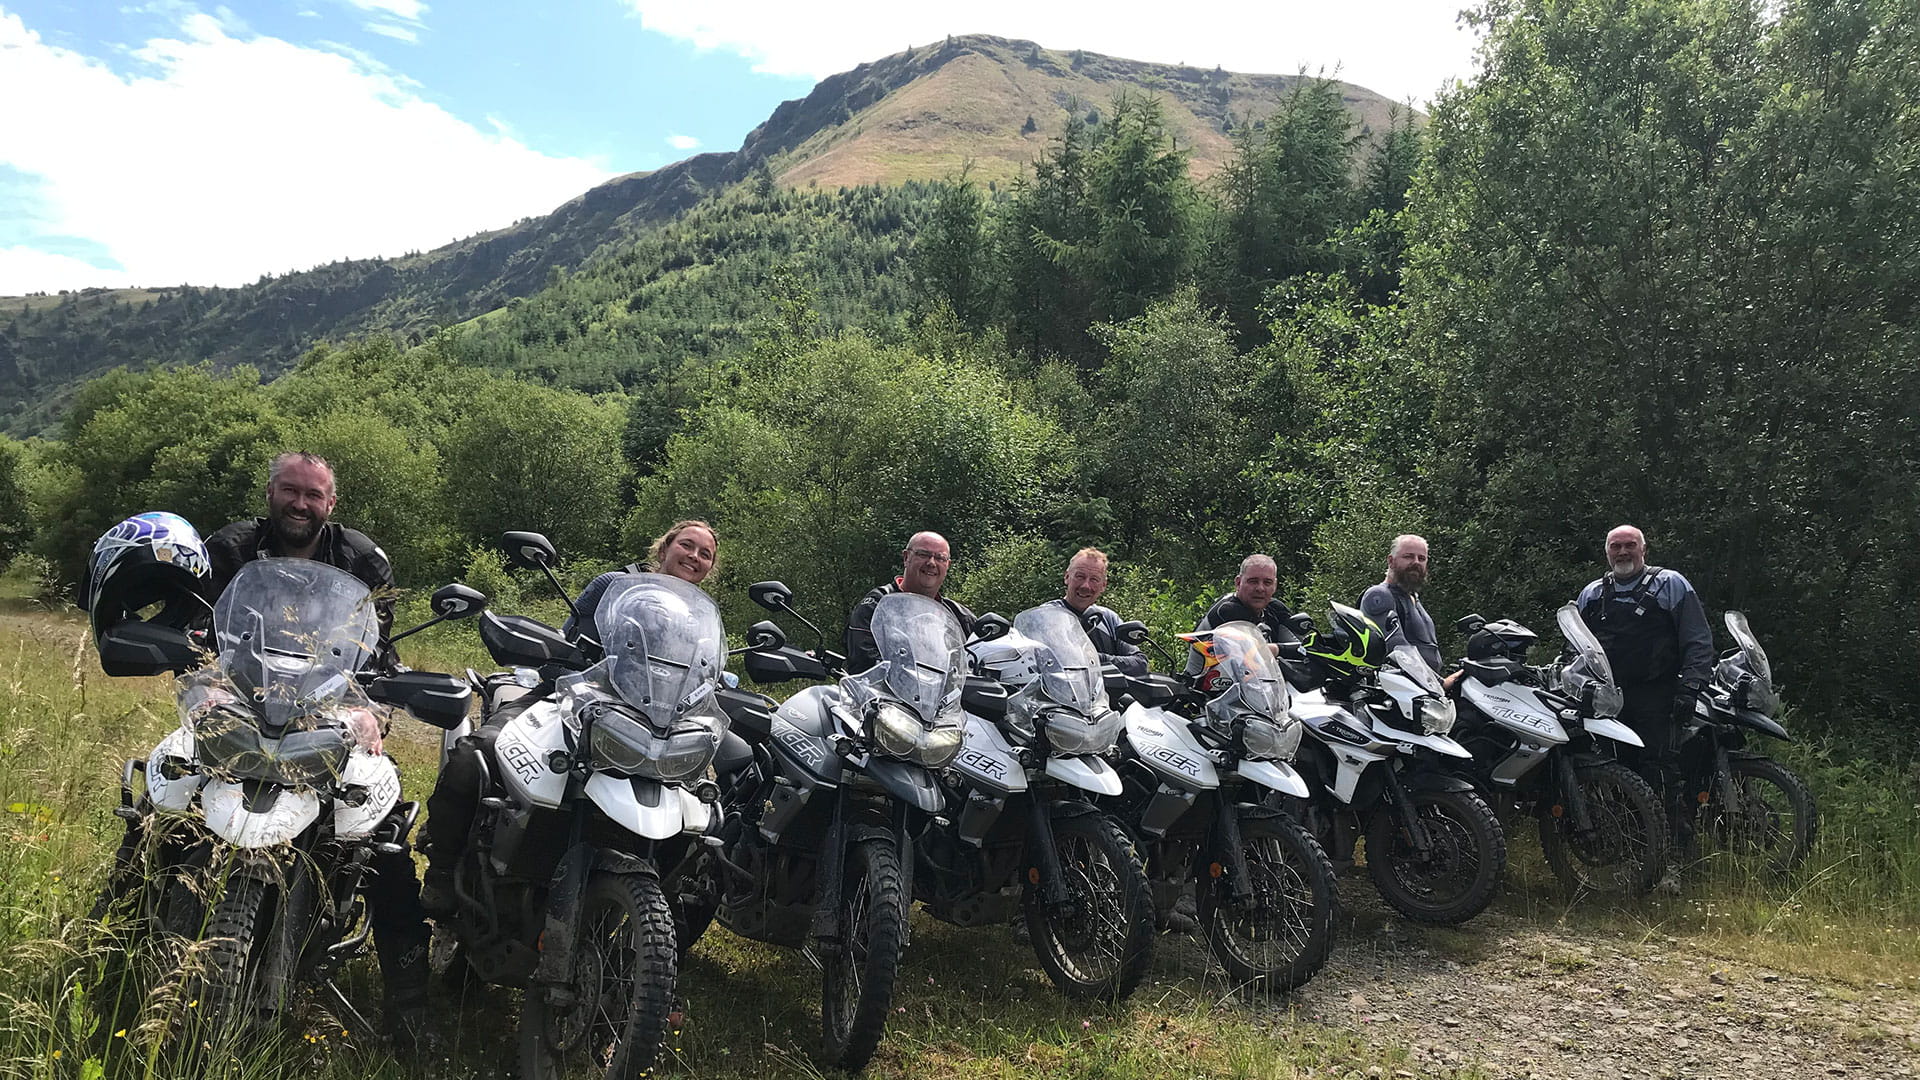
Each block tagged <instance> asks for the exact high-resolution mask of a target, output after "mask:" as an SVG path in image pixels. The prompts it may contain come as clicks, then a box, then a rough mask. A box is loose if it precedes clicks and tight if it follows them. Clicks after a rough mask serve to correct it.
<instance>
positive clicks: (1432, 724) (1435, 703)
mask: <svg viewBox="0 0 1920 1080" xmlns="http://www.w3.org/2000/svg"><path fill="white" fill-rule="evenodd" d="M1415 710H1416V711H1417V712H1418V713H1419V714H1420V730H1422V731H1424V732H1426V733H1427V734H1429V735H1445V734H1446V733H1447V732H1449V731H1452V730H1453V701H1452V699H1450V698H1445V697H1441V696H1440V695H1438V694H1425V695H1422V696H1421V697H1419V698H1417V699H1415Z"/></svg>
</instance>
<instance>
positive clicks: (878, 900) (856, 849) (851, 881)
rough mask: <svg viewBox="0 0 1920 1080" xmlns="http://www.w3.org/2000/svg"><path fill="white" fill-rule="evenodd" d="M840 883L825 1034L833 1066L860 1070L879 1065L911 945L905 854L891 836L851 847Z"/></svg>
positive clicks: (825, 969)
mask: <svg viewBox="0 0 1920 1080" xmlns="http://www.w3.org/2000/svg"><path fill="white" fill-rule="evenodd" d="M845 866H846V873H845V877H844V878H843V880H842V881H841V885H840V919H839V922H840V940H841V947H840V950H839V952H838V953H836V954H835V955H832V956H823V957H821V961H822V963H821V972H820V1031H821V1044H822V1047H823V1053H822V1056H823V1057H824V1058H825V1060H826V1063H827V1064H828V1065H831V1066H833V1067H834V1068H837V1069H844V1070H846V1071H848V1072H859V1071H860V1070H861V1069H863V1068H866V1065H867V1062H868V1061H871V1060H872V1059H873V1052H874V1051H875V1050H877V1049H879V1046H880V1038H881V1036H882V1035H884V1034H885V1033H886V1027H887V1012H888V1010H890V1009H891V1008H892V1007H893V984H894V979H895V977H896V976H897V975H898V974H899V971H900V953H901V950H902V949H903V948H905V946H906V942H907V905H908V904H909V903H910V902H911V900H910V898H909V896H908V894H907V893H906V889H905V884H904V882H903V881H902V876H901V871H900V853H899V851H898V849H896V848H895V847H894V842H893V838H892V837H890V836H868V837H866V838H864V839H860V840H856V841H854V843H853V844H852V845H851V846H850V847H849V848H848V849H847V858H846V863H845Z"/></svg>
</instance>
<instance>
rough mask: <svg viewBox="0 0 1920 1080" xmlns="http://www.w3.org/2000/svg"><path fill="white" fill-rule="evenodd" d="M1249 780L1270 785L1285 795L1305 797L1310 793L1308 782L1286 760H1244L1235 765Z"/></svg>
mask: <svg viewBox="0 0 1920 1080" xmlns="http://www.w3.org/2000/svg"><path fill="white" fill-rule="evenodd" d="M1233 771H1234V772H1237V773H1239V774H1240V775H1241V776H1243V777H1245V778H1246V779H1248V780H1251V781H1253V782H1254V783H1256V784H1259V785H1261V786H1262V787H1269V788H1272V789H1273V790H1275V791H1278V792H1280V793H1281V794H1284V795H1292V796H1294V797H1295V798H1299V799H1304V798H1306V797H1307V795H1308V794H1309V792H1308V790H1307V782H1306V780H1305V779H1303V778H1302V777H1301V776H1300V773H1299V771H1298V770H1296V769H1295V768H1294V767H1293V766H1292V765H1289V764H1288V763H1286V762H1284V761H1242V762H1240V763H1239V764H1238V765H1235V766H1234V767H1233Z"/></svg>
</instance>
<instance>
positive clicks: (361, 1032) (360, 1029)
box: [320, 979, 380, 1046]
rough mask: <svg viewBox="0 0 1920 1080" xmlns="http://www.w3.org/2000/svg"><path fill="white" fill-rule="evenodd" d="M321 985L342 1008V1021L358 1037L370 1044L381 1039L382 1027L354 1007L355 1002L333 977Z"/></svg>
mask: <svg viewBox="0 0 1920 1080" xmlns="http://www.w3.org/2000/svg"><path fill="white" fill-rule="evenodd" d="M320 986H321V988H322V989H324V990H325V991H326V992H327V994H328V995H329V996H330V997H331V998H332V1004H333V1006H334V1007H335V1008H337V1009H339V1010H340V1018H341V1022H342V1023H344V1024H346V1025H347V1026H348V1027H349V1028H352V1029H353V1033H354V1036H355V1037H356V1038H358V1039H359V1040H360V1041H361V1042H362V1043H364V1044H366V1045H368V1046H372V1045H374V1044H375V1043H377V1042H379V1041H380V1029H379V1028H377V1027H374V1026H373V1024H371V1023H370V1022H368V1020H367V1018H366V1017H364V1016H362V1015H360V1010H359V1009H356V1008H354V1007H353V1002H351V1001H348V1000H347V995H345V994H343V993H341V992H340V987H339V986H338V985H336V984H335V983H334V981H333V980H332V979H328V980H327V981H326V982H324V983H321V984H320Z"/></svg>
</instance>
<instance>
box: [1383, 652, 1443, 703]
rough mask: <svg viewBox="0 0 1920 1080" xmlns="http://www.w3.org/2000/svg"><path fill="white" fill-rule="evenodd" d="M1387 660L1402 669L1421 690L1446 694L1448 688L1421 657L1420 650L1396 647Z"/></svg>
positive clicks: (1431, 666)
mask: <svg viewBox="0 0 1920 1080" xmlns="http://www.w3.org/2000/svg"><path fill="white" fill-rule="evenodd" d="M1387 660H1388V662H1389V663H1391V664H1393V666H1394V667H1397V668H1399V669H1400V671H1401V673H1402V674H1404V675H1405V676H1406V677H1407V678H1409V679H1412V680H1413V681H1414V682H1415V683H1417V684H1418V685H1419V687H1420V689H1422V690H1425V691H1426V692H1427V693H1429V694H1445V693H1446V692H1447V687H1446V684H1445V683H1442V682H1441V681H1440V674H1439V673H1438V672H1436V671H1434V670H1433V665H1431V664H1429V663H1427V658H1426V657H1424V656H1421V655H1420V650H1418V649H1416V648H1414V647H1413V646H1411V645H1395V646H1394V647H1393V651H1392V652H1390V653H1388V654H1387Z"/></svg>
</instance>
